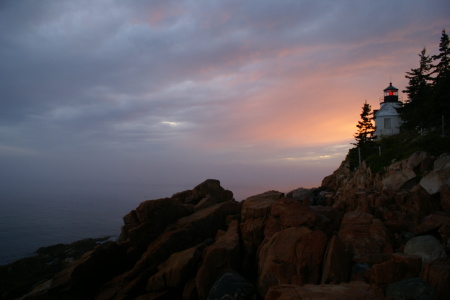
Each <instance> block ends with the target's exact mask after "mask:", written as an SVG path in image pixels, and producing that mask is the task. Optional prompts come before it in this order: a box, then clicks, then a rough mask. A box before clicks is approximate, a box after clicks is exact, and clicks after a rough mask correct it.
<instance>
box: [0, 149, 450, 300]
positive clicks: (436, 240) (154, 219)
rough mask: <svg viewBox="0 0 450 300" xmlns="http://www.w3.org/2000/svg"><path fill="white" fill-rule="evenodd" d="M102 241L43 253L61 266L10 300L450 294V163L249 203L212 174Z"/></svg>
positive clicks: (143, 210)
mask: <svg viewBox="0 0 450 300" xmlns="http://www.w3.org/2000/svg"><path fill="white" fill-rule="evenodd" d="M97 242H98V240H85V243H86V245H89V247H90V248H89V249H85V250H86V251H84V250H83V251H81V250H80V251H79V253H78V254H79V255H78V254H77V255H73V256H71V257H73V259H67V257H65V258H63V257H64V256H58V255H56V254H55V253H69V252H70V251H68V250H67V249H68V248H64V247H67V245H65V246H61V245H60V246H58V247H57V246H53V248H52V247H47V248H45V251H44V252H43V253H41V254H40V255H43V257H48V259H49V260H51V259H52V258H51V257H52V255H53V257H59V258H58V259H54V260H53V261H60V262H64V263H61V264H60V265H59V268H60V269H59V270H56V269H53V270H52V272H53V273H52V272H48V273H47V274H45V276H44V275H42V274H41V275H39V278H38V276H36V277H35V278H34V279H33V278H32V277H33V276H32V275H30V278H27V280H26V282H27V285H26V286H27V289H25V285H23V286H22V287H21V288H18V286H19V285H20V280H17V281H15V283H16V286H15V288H11V287H12V286H13V285H12V283H9V284H4V285H3V286H2V289H1V297H2V299H15V298H20V299H141V300H144V299H189V300H194V299H225V298H224V297H228V298H226V299H268V300H275V299H279V300H281V299H342V298H343V297H345V298H348V299H449V298H450V287H449V285H448V282H450V259H449V251H450V245H449V242H450V156H449V155H446V154H443V155H441V156H439V157H432V156H430V155H429V154H427V153H425V152H417V153H414V154H413V155H412V156H411V157H409V158H408V159H406V160H403V161H399V162H394V163H393V164H391V165H390V166H389V167H388V168H387V169H386V172H385V173H383V174H380V173H376V174H372V172H371V170H370V169H369V168H368V167H366V166H365V165H364V164H362V165H361V166H360V167H359V168H358V169H356V170H354V171H352V170H350V169H349V167H348V166H347V165H346V164H345V163H343V164H342V165H341V166H340V167H339V168H338V169H337V170H336V171H335V172H334V173H333V174H332V175H330V176H328V177H326V178H324V180H323V182H322V185H321V186H320V187H319V188H314V189H301V188H300V189H297V190H294V191H292V192H289V193H287V194H283V193H281V192H278V191H268V192H265V193H262V194H259V195H255V196H252V197H249V198H247V199H245V200H244V201H242V202H237V201H235V200H234V198H233V193H232V192H231V191H228V190H225V189H223V188H222V187H221V186H220V182H219V181H218V180H214V179H209V180H206V181H205V182H203V183H201V184H199V185H198V186H196V187H195V188H194V189H192V190H187V191H184V192H180V193H177V194H175V195H173V196H172V197H170V198H164V199H156V200H148V201H144V202H142V203H141V204H140V205H139V206H138V207H137V208H136V209H135V210H132V211H131V212H130V213H128V214H127V215H125V216H124V225H123V227H122V230H121V235H120V237H119V238H118V239H117V241H107V242H103V243H101V244H97ZM41 252H42V251H41ZM49 253H53V254H52V255H50V254H49ZM82 253H83V254H82ZM61 258H62V259H61ZM16 263H17V262H16ZM16 263H14V264H16ZM14 264H10V265H7V266H3V267H2V269H1V272H0V276H2V278H1V279H2V281H3V279H5V278H6V279H11V280H10V281H11V282H13V281H14V280H13V279H14V276H13V275H12V274H14V272H13V269H14V268H11V266H12V265H14ZM25 265H26V264H24V266H25ZM43 265H45V266H48V265H52V263H51V262H50V263H49V262H45V261H44V264H43ZM43 265H39V264H34V265H33V263H31V261H30V263H29V264H28V267H30V266H31V267H32V268H34V269H36V270H38V269H41V268H43ZM8 266H9V267H8ZM5 267H6V268H5ZM8 272H9V273H8ZM23 281H25V280H23Z"/></svg>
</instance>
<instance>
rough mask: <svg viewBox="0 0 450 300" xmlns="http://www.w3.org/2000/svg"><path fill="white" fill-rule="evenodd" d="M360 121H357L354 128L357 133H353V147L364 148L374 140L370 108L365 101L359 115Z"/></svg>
mask: <svg viewBox="0 0 450 300" xmlns="http://www.w3.org/2000/svg"><path fill="white" fill-rule="evenodd" d="M360 116H361V120H360V121H358V124H357V125H356V128H358V131H357V132H356V133H355V135H354V137H355V140H356V143H353V145H355V146H358V147H360V148H366V147H367V146H368V145H369V143H370V142H371V141H373V139H374V134H375V127H374V125H373V123H372V117H371V116H372V107H371V106H370V104H369V103H367V101H365V102H364V105H363V107H362V113H361V114H360Z"/></svg>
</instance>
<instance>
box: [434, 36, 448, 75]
mask: <svg viewBox="0 0 450 300" xmlns="http://www.w3.org/2000/svg"><path fill="white" fill-rule="evenodd" d="M449 46H450V40H449V37H448V35H447V33H446V32H445V29H444V30H442V35H441V42H440V43H439V54H437V55H433V61H434V62H437V64H435V65H433V68H434V70H433V74H435V77H433V80H434V84H438V83H439V81H442V80H445V78H446V77H448V76H449V72H450V48H449Z"/></svg>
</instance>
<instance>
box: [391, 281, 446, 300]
mask: <svg viewBox="0 0 450 300" xmlns="http://www.w3.org/2000/svg"><path fill="white" fill-rule="evenodd" d="M386 296H388V297H392V298H394V299H395V300H406V299H411V300H415V299H416V300H434V299H438V298H437V293H436V291H435V290H434V289H433V287H432V286H431V285H430V284H429V283H428V282H426V281H425V280H423V279H421V278H408V279H403V280H400V281H397V282H394V283H391V284H389V285H388V286H387V288H386Z"/></svg>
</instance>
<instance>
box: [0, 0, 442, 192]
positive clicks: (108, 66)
mask: <svg viewBox="0 0 450 300" xmlns="http://www.w3.org/2000/svg"><path fill="white" fill-rule="evenodd" d="M449 13H450V5H449V4H448V3H447V2H446V1H440V0H433V1H428V2H427V3H424V2H423V1H409V2H408V3H404V2H400V1H398V2H391V1H378V2H365V1H339V2H336V1H315V2H311V1H294V2H293V1H277V2H274V1H257V2H256V1H237V0H236V1H162V0H161V1H150V2H144V1H141V2H133V3H132V4H130V3H127V4H124V3H123V2H122V1H113V0H104V1H95V2H92V1H84V0H83V1H81V0H80V1H70V2H52V1H38V2H22V1H3V2H1V4H0V28H1V29H0V43H1V44H2V47H1V49H0V80H1V82H2V84H1V85H0V95H1V96H0V97H1V104H0V105H1V107H0V108H1V109H0V144H1V145H2V148H1V149H0V150H1V151H0V155H2V153H3V155H5V154H7V155H8V159H9V160H11V159H12V158H11V157H16V158H17V160H14V162H11V163H10V164H9V165H10V166H11V168H15V169H16V170H17V171H16V174H17V176H18V178H20V172H19V171H18V170H25V167H24V163H25V160H24V159H23V158H24V157H29V158H30V159H31V161H27V163H28V164H29V165H30V166H33V168H36V169H33V170H35V172H36V174H38V173H39V171H38V170H37V168H39V167H42V166H45V165H46V164H54V162H58V163H59V164H60V166H64V168H65V169H66V170H73V172H71V174H72V175H71V176H70V178H71V179H74V178H83V175H81V174H83V173H86V172H87V173H89V174H92V176H90V177H89V178H91V179H94V178H98V177H102V176H103V173H101V172H99V171H98V170H102V169H105V170H108V171H107V172H106V173H107V174H112V173H114V170H116V172H119V171H117V170H124V171H125V172H126V173H128V174H130V175H129V176H128V177H129V178H139V177H140V176H143V175H142V174H145V176H147V177H148V178H151V180H159V179H158V178H157V177H158V176H156V175H149V173H151V172H150V171H149V170H157V173H164V174H165V175H164V176H162V175H161V178H164V179H167V180H170V178H171V177H173V178H175V177H176V180H178V181H182V180H183V178H194V177H195V176H190V175H189V174H190V173H192V172H194V171H193V170H194V169H195V173H196V174H197V176H198V177H201V176H208V174H210V175H215V174H217V176H221V177H223V178H230V181H233V179H232V178H233V177H234V176H233V175H230V174H231V173H233V174H246V176H237V177H239V178H241V179H242V180H247V179H246V178H251V177H252V175H253V176H256V173H258V172H259V173H261V172H264V173H265V174H266V175H264V176H262V177H264V180H262V179H261V182H265V183H267V184H269V182H270V180H274V181H276V182H277V184H279V185H280V186H281V185H283V186H287V185H289V186H292V185H294V184H292V183H290V184H283V180H288V179H287V178H288V177H289V176H298V179H296V180H297V181H298V182H300V181H301V180H308V181H310V180H309V179H305V178H306V177H307V176H306V175H300V173H301V171H298V173H296V171H295V170H297V169H301V168H303V167H304V168H306V169H307V168H312V166H315V167H316V168H317V170H318V171H317V172H318V173H317V174H318V175H317V176H316V177H314V180H315V182H316V183H318V182H319V181H320V178H319V177H320V176H323V175H327V174H326V172H330V171H332V170H333V169H334V168H336V167H337V166H338V164H339V161H340V160H342V159H343V158H344V156H345V153H346V151H347V149H348V147H350V142H351V139H352V135H353V133H354V131H355V124H356V122H357V121H358V118H359V113H360V109H361V106H362V104H363V103H364V101H365V100H368V102H369V103H371V104H372V106H373V108H377V105H378V99H379V97H380V96H382V90H383V89H384V88H385V87H386V86H387V85H388V83H389V81H390V80H392V81H393V83H394V85H395V86H397V87H399V88H400V89H402V86H405V84H406V79H405V78H404V72H406V71H408V70H409V69H410V68H413V67H415V66H416V64H417V63H418V57H417V53H419V52H420V50H421V49H422V48H423V47H424V46H426V47H427V48H428V49H430V50H431V49H435V48H436V47H437V45H438V41H439V37H440V33H441V30H442V28H445V27H447V28H448V26H449V22H448V15H449ZM433 51H435V50H431V51H430V52H433ZM342 145H345V146H342ZM335 147H337V148H335ZM36 154H39V155H36ZM142 161H145V163H142ZM81 162H85V163H81ZM259 164H260V165H261V166H258V165H259ZM81 166H83V167H81ZM227 166H230V167H227ZM231 166H232V167H231ZM61 168H62V167H61ZM61 168H60V167H53V168H49V169H48V170H47V171H46V172H45V173H46V174H45V176H50V177H51V174H55V173H59V172H62V169H61ZM246 168H247V170H251V172H250V171H248V172H247V173H246V172H244V171H243V169H246ZM270 168H272V169H273V170H275V169H276V170H277V171H276V172H278V173H277V175H276V176H275V175H273V176H271V175H270V171H268V170H270ZM295 168H297V169H295ZM50 169H53V172H50ZM163 169H164V170H167V171H162V170H163ZM218 169H220V170H223V171H217V170H218ZM306 169H305V170H306ZM283 170H285V171H286V175H285V176H283ZM287 170H288V171H287ZM308 170H309V171H308V173H311V172H312V171H310V169H308ZM24 172H25V171H24ZM274 172H275V171H274ZM320 172H322V173H320ZM288 173H289V174H290V175H287V174H288ZM174 174H180V175H176V176H175V175H174ZM181 174H182V175H181ZM292 174H297V175H292ZM302 174H303V173H302ZM52 176H53V175H52ZM108 176H111V178H112V177H114V176H112V175H108ZM183 176H184V177H183ZM258 176H261V175H258ZM277 176H278V177H277ZM41 177H42V176H41ZM124 177H127V176H125V175H124ZM208 177H209V176H208ZM84 178H86V177H85V176H84ZM219 179H220V178H219ZM105 180H106V179H105ZM114 180H116V181H117V180H124V178H122V177H121V176H116V175H115V177H114ZM161 180H162V179H161ZM199 180H201V179H199ZM248 180H249V181H252V182H256V181H257V179H256V177H255V178H253V179H251V180H250V179H248ZM289 180H291V179H290V178H289ZM236 181H237V180H235V181H234V183H233V184H235V185H237V182H236ZM309 184H310V183H309Z"/></svg>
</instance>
